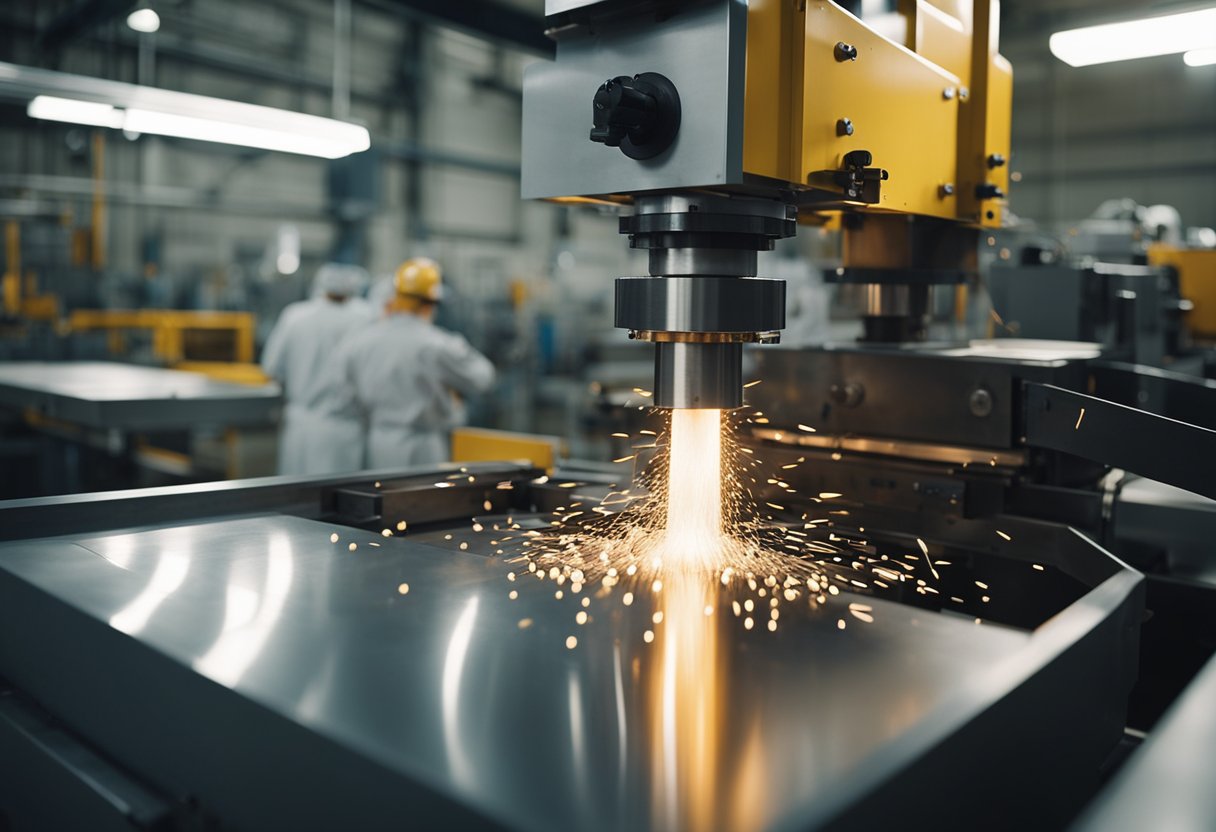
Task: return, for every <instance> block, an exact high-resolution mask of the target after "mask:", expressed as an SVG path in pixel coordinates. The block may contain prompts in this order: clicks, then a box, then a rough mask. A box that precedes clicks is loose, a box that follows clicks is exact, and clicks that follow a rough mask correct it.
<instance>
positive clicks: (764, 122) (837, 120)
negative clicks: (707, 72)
mask: <svg viewBox="0 0 1216 832" xmlns="http://www.w3.org/2000/svg"><path fill="white" fill-rule="evenodd" d="M998 19H999V4H998V3H996V2H994V0H977V1H976V2H973V3H971V2H965V0H954V2H951V1H950V0H937V2H930V0H905V2H901V3H900V4H899V12H898V13H897V14H896V15H894V16H893V17H892V18H891V21H890V23H891V28H894V29H897V30H899V29H902V31H903V38H902V40H899V41H896V40H891V39H889V38H888V37H886V36H884V35H883V34H880V33H879V32H877V31H875V30H874V29H872V28H870V27H869V26H867V25H866V24H865V23H864V22H862V21H861V20H859V19H857V18H856V17H854V16H853V15H851V14H849V13H848V12H846V11H845V10H844V9H842V8H841V7H839V6H838V5H836V4H835V3H831V2H822V1H821V2H806V3H797V2H789V0H752V2H750V3H749V4H748V14H747V60H746V67H747V73H746V93H745V96H744V108H745V109H744V143H743V158H744V170H745V173H746V174H748V175H750V176H756V177H764V178H766V179H769V180H777V181H779V182H781V183H789V184H794V185H796V186H798V187H802V186H811V185H824V184H826V183H827V182H828V181H830V174H832V173H833V172H835V171H838V170H839V169H840V168H841V167H842V166H843V164H844V163H843V160H844V156H845V154H846V153H848V152H849V151H852V150H860V149H864V150H868V151H870V153H871V154H873V158H874V165H875V166H876V167H880V168H882V169H884V170H886V171H887V172H888V174H889V178H888V179H887V180H886V181H884V182H883V183H882V186H881V196H880V201H879V202H878V203H877V204H874V205H870V206H865V207H866V208H867V210H873V211H882V212H896V213H901V214H916V215H923V216H929V217H939V218H942V219H949V220H959V221H962V222H966V223H973V224H976V225H980V226H988V227H993V226H999V225H1000V221H1001V207H1002V205H1003V200H1002V199H1001V198H999V197H998V196H996V194H997V193H998V192H999V194H1002V195H1003V194H1004V193H1006V192H1007V190H1008V163H1007V160H1008V159H1009V142H1010V111H1011V108H1012V99H1013V70H1012V68H1011V67H1010V65H1009V62H1008V61H1007V60H1005V58H1003V57H1002V56H1001V55H1000V54H998V53H997V48H996V45H997V37H998V26H997V22H998ZM837 44H842V45H843V46H845V47H852V49H853V50H855V57H846V55H848V54H849V51H848V50H847V49H841V50H838V49H837ZM787 187H788V185H787ZM984 194H989V196H986V197H985V196H984ZM850 207H853V208H861V207H863V206H862V205H861V204H854V205H852V206H850ZM812 210H813V209H812Z"/></svg>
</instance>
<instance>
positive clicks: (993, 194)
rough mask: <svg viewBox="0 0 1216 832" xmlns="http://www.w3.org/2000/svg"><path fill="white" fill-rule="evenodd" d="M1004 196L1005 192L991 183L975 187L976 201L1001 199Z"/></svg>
mask: <svg viewBox="0 0 1216 832" xmlns="http://www.w3.org/2000/svg"><path fill="white" fill-rule="evenodd" d="M1003 196H1005V192H1004V191H1002V190H1001V189H1000V186H999V185H994V184H992V183H991V182H985V183H984V184H983V185H976V186H975V198H976V199H1000V198H1002V197H1003Z"/></svg>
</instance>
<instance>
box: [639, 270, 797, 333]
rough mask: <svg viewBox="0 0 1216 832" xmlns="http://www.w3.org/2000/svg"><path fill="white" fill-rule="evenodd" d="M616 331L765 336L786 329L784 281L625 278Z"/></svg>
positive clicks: (759, 279)
mask: <svg viewBox="0 0 1216 832" xmlns="http://www.w3.org/2000/svg"><path fill="white" fill-rule="evenodd" d="M616 326H618V327H622V328H625V329H633V330H652V331H656V332H766V331H769V330H774V329H782V328H784V327H785V281H783V280H766V279H763V278H738V277H712V276H706V277H621V278H617V281H616Z"/></svg>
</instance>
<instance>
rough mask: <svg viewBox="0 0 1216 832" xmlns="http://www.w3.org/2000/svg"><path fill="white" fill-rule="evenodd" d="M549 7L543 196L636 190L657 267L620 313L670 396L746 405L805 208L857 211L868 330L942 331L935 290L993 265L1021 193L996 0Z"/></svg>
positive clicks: (637, 244) (528, 113)
mask: <svg viewBox="0 0 1216 832" xmlns="http://www.w3.org/2000/svg"><path fill="white" fill-rule="evenodd" d="M862 5H863V6H864V5H866V4H862ZM873 5H882V4H873ZM550 10H551V12H552V13H551V14H550V15H549V16H548V18H547V21H546V22H547V24H548V26H549V28H550V31H551V32H553V33H554V38H555V40H556V41H557V55H556V59H555V60H554V61H552V62H537V63H535V64H532V65H531V66H529V67H528V69H527V71H526V73H525V83H524V139H523V154H524V155H523V177H522V191H523V195H524V196H525V197H533V198H546V199H562V200H570V199H572V198H573V199H598V200H607V201H611V202H618V203H624V202H631V203H632V205H633V214H632V216H627V217H624V218H622V220H621V228H620V230H621V232H622V233H624V234H628V235H629V241H630V245H631V246H633V247H634V248H639V249H646V250H647V251H648V253H649V259H650V275H651V276H650V277H649V278H622V279H620V280H618V281H617V291H616V300H617V304H616V308H617V315H616V323H617V326H619V327H622V328H626V329H629V330H630V332H631V337H634V338H637V339H641V340H647V341H652V342H654V343H655V346H656V362H655V368H656V369H655V387H654V389H655V403H656V404H657V405H659V406H663V407H690V408H721V407H727V408H729V407H735V406H737V405H738V404H740V403H741V401H742V395H741V386H742V374H741V369H740V366H741V361H742V344H743V343H747V342H752V343H756V342H758V343H766V342H769V341H773V340H776V339H777V337H778V336H777V331H778V330H780V329H781V328H783V327H784V323H785V321H784V317H785V316H784V305H785V296H784V295H785V292H784V284H783V283H781V282H780V281H770V280H759V279H754V278H755V275H756V263H757V260H756V252H757V251H761V250H765V249H768V248H771V247H772V245H773V241H774V240H776V239H780V238H783V237H789V236H791V235H792V234H794V233H795V228H796V222H798V221H802V222H814V223H824V222H828V221H831V220H832V219H833V218H834V217H838V216H843V219H842V221H841V228H842V233H843V239H844V246H843V258H842V259H843V268H841V269H839V270H838V271H837V273H836V274H835V275H832V276H831V277H832V279H833V280H836V281H838V282H842V283H855V284H858V285H859V286H860V287H861V290H862V296H863V297H864V298H865V299H866V307H865V318H864V321H865V336H864V340H867V341H878V342H899V341H908V340H918V339H920V338H923V337H924V335H925V323H926V317H927V311H928V307H929V297H930V290H931V287H932V286H934V285H957V284H959V283H961V282H963V281H964V280H965V279H966V277H967V276H968V275H971V274H974V273H975V271H976V269H977V265H978V264H977V244H978V239H979V232H980V230H981V229H984V228H992V227H997V226H999V225H1000V224H1001V213H1002V208H1003V205H1004V200H1005V192H1006V190H1007V187H1008V167H1007V164H1008V159H1009V155H1010V150H1009V141H1010V113H1011V107H1012V90H1013V73H1012V69H1011V67H1010V65H1009V63H1008V61H1006V60H1005V59H1004V58H1003V57H1002V56H1001V55H1000V54H998V52H997V37H998V21H999V17H1000V14H999V5H998V4H997V3H996V2H994V0H899V2H898V3H896V4H895V8H894V10H892V11H885V10H884V11H883V12H881V13H879V14H877V15H868V14H863V15H862V16H861V17H858V16H855V15H853V14H851V13H850V12H849V11H847V10H846V9H845V8H844V7H843V6H842V5H839V4H837V3H833V2H828V1H827V0H751V2H748V3H746V4H743V3H738V2H733V1H732V0H696V1H695V2H693V1H692V0H690V2H686V3H678V4H672V3H656V2H653V0H614V2H605V1H604V0H565V1H564V2H562V3H554V4H550ZM605 79H607V80H605ZM597 87H598V88H597ZM588 116H590V119H588ZM588 128H590V130H588ZM557 159H561V160H562V163H561V164H556V163H555V160H557Z"/></svg>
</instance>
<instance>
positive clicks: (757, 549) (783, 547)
mask: <svg viewBox="0 0 1216 832" xmlns="http://www.w3.org/2000/svg"><path fill="white" fill-rule="evenodd" d="M757 417H760V414H759V412H758V411H750V410H748V409H747V408H742V409H740V410H736V411H731V412H728V413H726V414H723V413H722V412H720V411H716V410H674V411H671V412H670V416H669V421H668V424H667V426H666V428H665V429H664V430H662V431H659V432H657V433H656V432H655V431H649V430H646V431H640V432H639V435H637V436H629V435H628V434H625V435H620V434H614V438H616V439H625V438H629V439H632V440H633V441H634V442H635V443H637V444H633V445H632V448H633V450H635V451H638V450H642V449H646V448H653V449H654V451H653V452H651V453H648V454H647V455H646V456H643V457H641V458H640V462H641V463H644V464H642V465H641V466H640V472H639V473H638V475H637V481H636V482H635V483H630V486H629V487H628V488H618V489H616V490H612V491H610V492H609V493H608V494H607V495H605V496H604V497H603V499H601V500H600V501H599V503H598V505H596V504H593V503H592V502H591V501H590V500H588V501H587V504H586V505H585V506H584V505H583V503H582V502H581V501H580V502H577V503H576V504H575V505H570V506H561V507H559V508H558V509H557V510H555V511H554V512H553V514H552V515H551V516H550V517H549V518H548V519H547V520H546V519H544V518H541V519H539V520H538V521H537V522H535V523H534V524H529V527H527V528H525V527H524V525H523V524H521V523H520V522H519V519H518V518H512V517H509V516H508V517H507V518H506V522H505V524H504V523H503V522H502V521H501V520H500V521H499V522H494V523H492V521H491V520H488V519H486V520H483V521H482V523H483V524H484V525H485V526H486V528H487V531H491V529H490V526H491V524H492V532H493V533H494V535H495V537H494V545H495V546H497V547H501V548H499V549H498V550H497V551H498V553H499V554H502V555H503V556H504V560H505V562H506V563H507V564H508V565H509V567H510V572H509V573H508V580H509V581H513V582H517V581H519V580H521V579H525V578H532V579H534V580H537V581H552V582H554V583H557V584H558V586H559V587H565V588H566V589H567V590H568V591H565V592H563V590H562V589H558V588H557V587H554V590H556V591H553V598H554V599H555V600H557V601H559V602H562V603H565V602H567V600H569V601H575V606H574V609H573V610H572V611H571V618H573V619H575V621H574V622H572V623H575V622H576V623H577V624H580V625H581V624H584V623H586V622H587V621H590V619H589V618H588V619H582V618H581V617H580V614H581V613H582V611H583V610H585V609H587V608H588V607H590V606H591V604H592V601H593V599H594V601H595V603H596V604H597V605H598V604H599V603H602V602H604V601H606V600H607V599H608V598H609V597H610V596H613V595H614V594H615V595H616V597H618V598H619V603H620V604H621V605H623V606H626V607H629V606H634V605H637V604H644V608H645V609H649V610H651V611H653V614H652V618H651V621H650V622H649V623H650V624H651V625H652V627H653V628H654V629H650V630H646V631H645V633H644V634H643V638H644V640H645V641H647V642H650V641H652V640H654V639H655V638H656V632H655V631H656V630H663V629H665V628H667V627H674V626H676V625H677V624H678V625H679V626H680V627H681V628H682V630H683V628H686V627H691V626H692V625H690V624H687V623H686V622H685V621H684V619H685V618H689V619H691V618H697V619H700V620H701V621H705V620H706V619H707V618H708V617H709V616H712V614H713V611H714V609H715V607H717V606H719V605H724V606H725V608H727V609H733V610H734V612H735V615H734V616H733V619H734V620H735V622H736V623H737V624H738V626H741V627H742V628H744V629H745V630H753V631H756V630H765V631H768V632H775V631H776V630H777V628H778V627H777V622H778V621H779V620H780V619H781V613H780V609H781V608H782V607H783V606H792V605H794V604H805V605H806V606H807V607H809V608H810V609H811V610H818V609H821V608H824V607H827V606H830V605H832V604H834V603H837V602H836V601H835V600H833V599H835V598H836V597H837V596H839V595H840V594H841V590H842V589H844V590H847V591H848V592H849V593H851V595H850V596H846V597H856V595H855V594H852V593H860V594H862V595H863V597H864V595H866V594H871V593H877V592H883V591H892V592H896V591H899V587H900V585H903V586H905V587H907V588H909V589H910V590H912V591H915V592H916V593H917V594H919V595H921V596H926V597H928V596H932V595H937V594H939V592H938V590H937V589H936V588H935V587H934V586H933V585H932V584H933V582H936V581H938V580H940V575H939V574H938V571H937V568H936V567H935V565H934V562H933V561H932V560H931V559H930V558H929V556H928V547H927V546H926V545H925V544H924V543H923V541H919V540H918V543H920V545H921V547H922V553H923V554H924V556H925V558H924V565H925V566H927V567H928V570H929V574H931V575H932V581H930V580H929V574H926V575H924V577H923V578H922V577H921V576H919V575H918V574H917V572H918V569H919V568H918V567H917V566H916V563H915V562H914V560H913V559H912V558H911V556H908V557H907V559H906V560H905V559H903V556H897V557H889V556H887V555H879V554H878V553H877V551H876V549H875V547H874V546H873V545H871V544H870V543H869V542H868V541H867V540H865V539H864V536H862V535H860V534H859V533H857V532H850V531H848V530H842V529H841V530H838V529H834V527H833V521H834V520H836V519H838V518H839V517H844V516H847V515H848V512H847V511H844V510H843V509H837V510H835V511H830V512H829V511H822V513H823V514H824V515H833V516H821V517H814V516H811V513H810V512H811V511H814V510H815V508H814V506H815V504H817V503H821V502H827V501H834V500H837V499H838V498H841V497H844V495H843V494H840V493H838V492H826V491H825V492H818V491H816V492H813V493H812V494H810V495H807V496H806V497H800V496H799V495H798V492H797V491H796V489H795V488H794V487H793V486H791V485H790V484H789V483H788V482H786V481H785V480H784V479H782V478H780V477H778V476H775V475H772V474H766V473H762V472H764V471H766V470H768V468H769V467H770V466H766V465H765V463H763V462H762V460H760V459H757V458H756V455H755V452H754V449H752V448H743V447H741V446H740V445H739V444H738V443H737V442H736V441H735V435H736V433H737V432H738V430H739V428H741V427H744V426H745V425H746V423H747V422H752V423H755V422H759V421H761V419H762V418H763V417H760V418H757ZM799 427H800V428H802V426H799ZM802 429H804V430H805V428H802ZM635 457H636V454H634V455H630V456H628V457H623V458H622V460H624V461H628V460H629V459H633V458H635ZM805 462H806V457H799V458H798V460H797V462H794V463H789V464H787V465H784V466H780V467H778V466H776V465H774V466H771V467H772V468H773V469H774V470H775V471H776V474H784V473H785V472H787V471H789V470H791V469H792V468H796V467H798V466H799V465H801V464H802V463H805ZM537 484H540V483H537ZM774 490H776V491H777V492H778V493H782V494H786V495H788V496H789V497H790V499H789V500H788V501H786V500H782V501H781V502H775V501H773V500H771V499H766V497H771V496H775V495H774V493H773V492H774ZM761 494H763V495H764V496H763V497H762V496H761ZM571 497H572V498H574V499H575V500H576V501H577V500H578V492H577V490H572V491H571ZM576 505H577V506H578V508H575V506H576ZM795 506H798V508H795ZM572 508H575V510H573V511H572V510H571V509H572ZM826 508H827V506H826V505H824V506H823V509H826ZM804 509H805V511H804ZM941 565H947V562H944V561H943V562H941ZM665 582H666V583H667V584H669V586H668V587H667V588H665V587H664V583H665ZM689 585H692V586H696V587H697V591H696V592H695V593H689V592H687V591H686V588H687V586H689ZM584 586H585V587H586V588H587V589H586V590H585V592H582V593H580V590H582V588H583V587H584ZM575 587H578V589H575ZM618 593H619V594H618ZM713 593H720V595H716V596H715V595H714V594H713ZM685 595H688V597H687V598H686V599H684V600H685V601H686V602H687V603H685V602H683V601H679V600H677V598H683V596H685ZM575 599H579V600H575ZM744 605H745V606H746V613H744V612H743V606H744ZM677 607H678V609H677ZM850 614H851V615H852V617H853V618H855V619H856V620H858V621H861V622H865V623H869V622H871V621H872V620H873V617H874V612H873V609H872V608H870V607H862V608H857V609H855V610H851V611H850ZM757 618H759V619H760V623H761V624H762V625H763V626H757ZM665 620H666V621H667V622H671V623H668V624H663V625H661V626H660V622H663V621H665ZM711 620H712V619H711ZM841 621H842V622H843V619H841ZM697 626H699V625H697Z"/></svg>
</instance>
